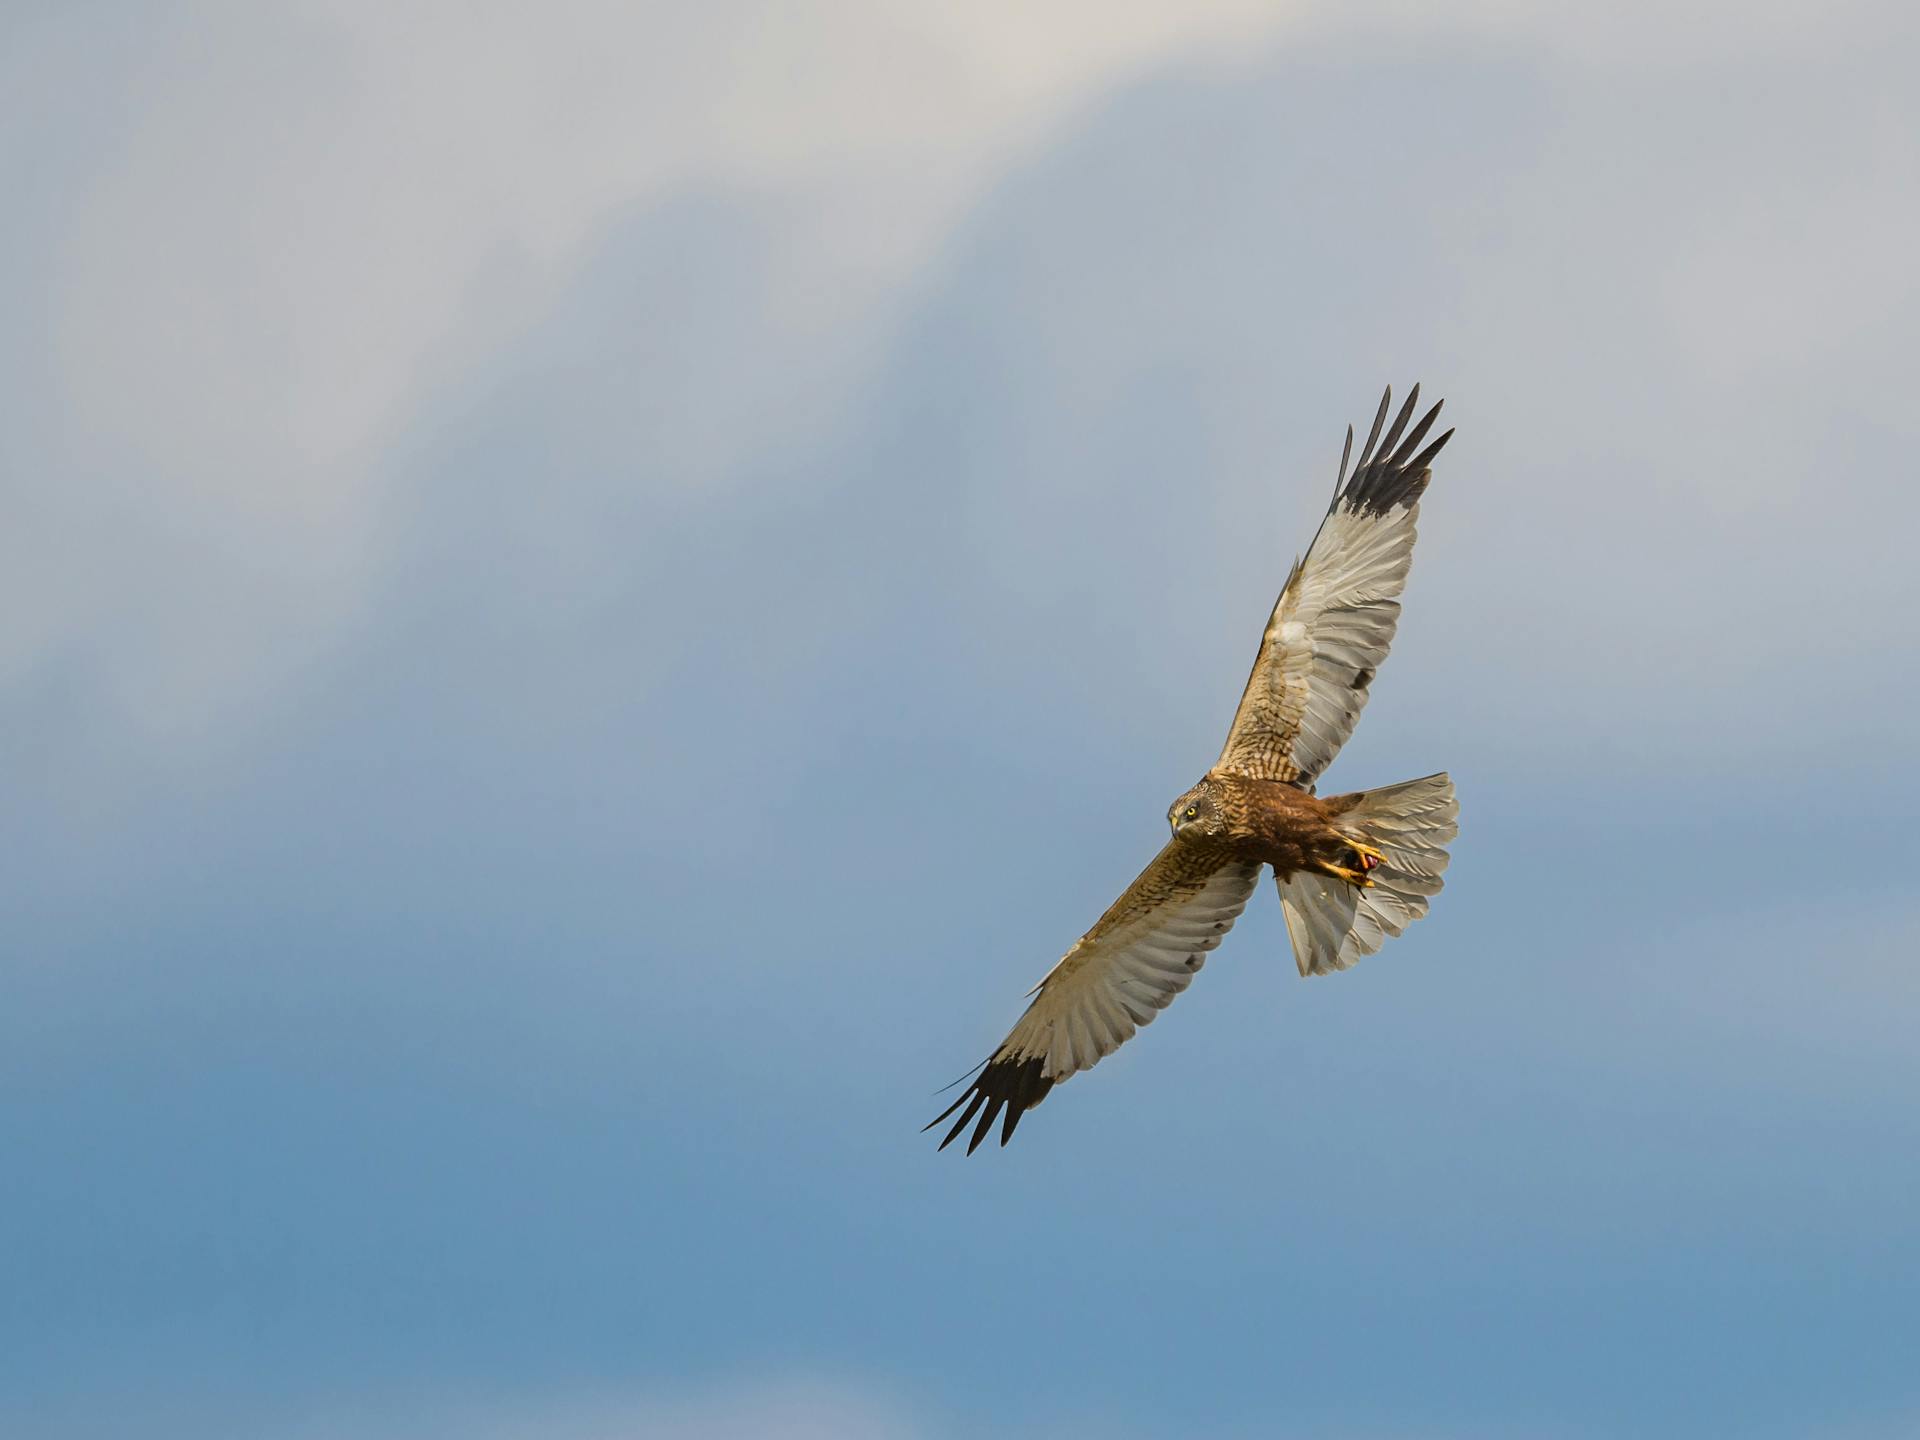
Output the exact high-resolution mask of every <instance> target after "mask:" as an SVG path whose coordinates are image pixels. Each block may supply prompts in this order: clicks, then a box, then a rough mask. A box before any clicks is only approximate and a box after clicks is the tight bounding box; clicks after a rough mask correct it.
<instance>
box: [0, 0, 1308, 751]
mask: <svg viewBox="0 0 1920 1440" xmlns="http://www.w3.org/2000/svg"><path fill="white" fill-rule="evenodd" d="M1270 13H1271V12H1270V11H1269V10H1268V9H1267V8H1266V7H1263V6H1258V5H1254V4H1250V3H1245V0H1216V3H1212V4H1204V5H1199V6H1194V7H1186V8H1184V9H1183V10H1181V11H1180V12H1179V14H1178V15H1177V17H1176V16H1174V15H1173V14H1171V13H1170V12H1168V11H1167V10H1166V9H1165V8H1164V7H1160V6H1155V5H1148V4H1142V3H1135V4H1127V5H1122V6H1119V7H1106V6H1095V5H1092V4H1089V3H1078V4H1074V5H1071V6H1065V7H1057V8H1054V9H1050V10H1049V11H1048V12H1047V13H1046V15H1045V16H1044V17H1043V18H1036V17H1035V16H1034V15H1033V14H1032V13H1031V12H1030V11H1029V9H1028V7H1024V6H1020V5H1016V4H1012V3H996V4H992V5H986V6H980V7H973V8H970V9H968V10H965V11H960V10H953V11H938V10H933V9H927V10H922V9H916V8H901V7H897V6H891V5H884V4H879V3H840V4H825V5H818V6H813V7H794V6H785V5H773V4H766V3H738V0H736V3H728V4H718V5H712V6H703V7H693V8H689V7H685V6H672V5H664V4H659V5H647V6H637V7H636V6H631V5H619V4H608V3H593V0H573V3H564V4H558V5H552V6H541V7H536V8H529V7H523V6H485V7H475V6H470V5H454V4H438V5H433V4H429V5H411V6H404V7H394V6H385V5H378V4H372V3H333V4H321V3H312V4H305V5H300V6H297V7H293V8H291V9H289V8H286V7H282V8H280V9H278V10H275V11H273V12H271V13H268V12H263V11H261V10H259V9H258V8H257V7H250V6H240V5H222V4H201V5H193V6H188V7H186V8H184V9H182V10H180V11H178V12H176V13H175V14H174V16H173V17H172V21H171V23H166V22H163V21H160V20H157V19H155V18H153V17H151V16H150V17H148V19H147V20H146V22H145V23H146V26H147V28H148V31H149V32H150V33H148V34H146V35H144V36H143V38H142V40H141V42H140V44H141V53H140V54H139V55H138V56H137V57H136V58H134V59H132V60H130V61H128V63H127V66H126V79H127V83H126V85H125V88H124V93H122V94H120V95H118V96H117V97H116V98H117V101H118V103H119V105H120V106H121V109H120V111H119V112H118V113H119V115H120V122H119V124H118V125H117V127H116V130H115V134H114V137H113V143H112V144H111V145H109V146H107V147H106V148H105V156H106V158H105V159H104V160H103V161H100V160H95V161H85V160H82V159H81V158H79V157H78V156H77V155H76V157H75V160H74V164H75V173H73V174H72V175H71V176H69V177H67V181H68V183H67V184H66V185H65V186H64V187H63V193H62V199H61V205H60V210H61V213H60V214H59V215H58V217H56V218H55V220H54V221H53V224H54V228H55V230H56V232H57V233H56V238H55V241H54V243H53V244H52V245H51V246H50V247H49V248H48V252H47V253H48V255H49V256H51V257H52V258H51V261H50V265H51V271H52V273H50V274H48V275H46V276H45V277H44V289H45V291H46V293H47V294H48V295H49V296H50V297H51V301H50V303H51V307H52V317H51V336H50V338H51V342H52V344H51V355H50V357H49V359H50V363H51V364H52V366H53V368H54V372H55V379H56V381H57V386H56V394H57V397H58V403H57V410H56V412H55V413H54V414H52V415H47V414H42V415H39V416H36V417H34V419H35V422H36V424H38V425H39V426H41V427H43V429H44V430H46V431H47V432H49V438H48V439H47V441H46V443H45V444H44V445H42V446H41V447H40V464H39V466H38V467H37V472H36V473H35V474H34V475H33V476H32V477H30V478H29V480H28V481H27V482H26V483H27V484H28V485H29V486H32V487H34V488H36V489H40V490H41V492H42V493H40V494H39V495H37V496H34V497H30V499H29V500H28V501H27V502H26V503H24V504H23V505H22V506H21V507H20V512H19V513H23V514H24V515H25V516H26V517H27V518H28V520H29V521H30V522H31V523H33V524H34V527H35V528H34V529H33V531H31V532H22V531H20V530H15V532H14V533H13V534H12V535H10V536H9V537H8V540H7V542H6V543H7V545H8V553H7V555H6V556H5V559H6V561H7V562H8V563H7V564H6V565H5V567H4V574H5V575H6V576H8V577H9V578H8V579H6V580H5V581H0V586H3V587H4V588H0V602H3V603H0V615H4V616H5V617H6V618H5V620H4V621H0V678H5V677H7V676H9V675H12V676H15V677H17V676H19V675H20V674H22V673H24V672H27V671H30V670H31V669H32V668H33V667H35V666H38V665H44V664H46V663H50V662H52V661H56V660H64V661H66V662H69V663H77V664H78V665H79V666H80V667H81V669H82V670H83V671H84V672H85V673H86V675H87V678H88V681H89V683H91V684H95V685H97V686H98V687H99V692H100V697H101V698H102V699H105V700H106V701H107V702H108V703H109V704H111V705H113V706H115V707H116V708H118V709H119V710H120V711H121V712H122V713H123V714H124V715H125V716H127V717H130V718H132V719H134V720H135V721H136V722H137V728H141V729H145V730H147V731H148V732H150V733H153V734H156V735H159V736H163V737H166V738H168V739H169V740H171V741H175V742H178V741H182V740H185V739H187V738H188V737H190V736H192V735H195V734H198V733H201V732H203V731H205V730H206V729H207V728H208V727H209V725H210V724H213V723H214V722H215V721H216V719H217V717H222V716H225V718H226V719H228V720H231V719H232V718H234V717H233V715H231V714H229V713H227V712H230V711H232V710H233V709H235V707H240V708H241V709H244V707H245V705H246V704H247V703H249V702H257V701H259V700H260V699H262V698H263V697H265V696H267V695H270V694H271V693H272V691H273V690H274V688H275V687H276V685H277V684H278V682H279V680H280V679H282V678H283V677H284V676H285V675H287V674H288V673H290V672H292V671H295V670H297V669H298V668H299V667H300V666H301V665H303V664H305V663H307V662H308V661H310V660H311V658H312V656H313V654H314V653H315V651H316V649H317V648H318V647H319V646H321V645H323V644H324V643H325V640H326V637H327V636H328V635H330V634H331V633H333V632H334V631H335V630H336V629H337V627H338V626H339V625H340V624H341V623H342V622H343V621H345V620H346V619H348V618H349V617H350V616H352V615H353V613H354V610H355V607H356V605H357V604H358V603H359V602H360V600H361V599H362V597H363V594H364V585H363V583H362V581H363V575H364V572H365V569H366V565H367V561H368V553H369V546H370V545H371V544H372V543H373V538H374V537H373V535H372V534H371V531H372V528H373V527H374V526H375V524H376V523H377V515H378V502H379V498H380V495H381V491H382V487H383V485H384V484H385V483H386V481H387V478H388V475H389V472H390V467H389V466H388V465H387V464H386V463H385V462H386V447H387V446H388V445H389V444H390V442H391V440H392V438H393V437H394V435H395V434H396V433H397V432H398V431H399V430H400V429H401V428H402V427H403V426H404V425H405V423H406V422H407V420H408V418H409V417H410V416H411V415H412V413H413V407H414V406H415V405H417V403H418V402H419V400H420V399H421V397H422V396H423V395H424V394H426V393H428V392H429V391H430V390H431V388H432V386H433V385H434V384H435V383H438V382H444V381H445V379H446V378H447V377H448V376H450V375H457V374H458V373H460V371H461V370H462V369H463V368H465V367H466V366H468V365H470V364H472V363H474V360H475V358H476V357H477V356H481V355H484V354H486V353H488V351H489V350H490V349H491V348H492V347H494V346H495V345H497V344H498V343H499V342H500V341H501V339H502V338H503V337H505V336H508V335H511V334H512V333H514V332H515V331H516V330H517V329H519V328H520V327H521V326H523V325H524V324H526V323H528V322H529V320H530V319H531V318H532V317H534V316H536V315H538V314H539V313H540V312H541V310H542V308H543V307H544V306H545V305H547V304H549V303H550V302H551V300H552V298H553V297H554V296H555V294H556V293H558V291H559V290H560V288H561V287H562V286H563V285H564V284H565V282H566V280H567V278H568V277H569V276H570V275H571V274H572V273H573V271H574V269H575V268H576V267H577V266H578V264H579V263H580V261H581V259H582V256H583V255H584V254H585V253H587V251H588V249H589V247H590V245H591V243H592V241H593V238H594V237H595V235H596V234H597V233H598V232H599V231H600V229H601V228H602V227H604V226H605V225H606V224H607V223H608V221H609V220H610V219H612V218H613V217H616V216H618V215H620V214H622V213H626V212H628V211H630V210H632V209H633V208H634V207H637V206H640V205H642V204H644V203H646V202H647V201H648V200H649V199H650V198H654V197H659V196H663V195H666V194H670V193H672V192H673V191H674V190H675V189H677V188H679V187H685V186H689V185H699V186H703V187H722V188H725V187H733V188H737V189H742V190H745V191H747V192H750V193H766V192H774V193H782V192H798V193H808V194H817V195H820V196H822V197H825V198H824V201H823V203H818V204H814V205H812V206H810V207H802V209H803V211H804V212H805V213H806V214H808V215H810V216H812V217H813V218H812V219H811V220H809V221H807V222H806V223H805V224H802V225H800V226H797V227H796V229H795V231H794V233H793V234H792V235H791V236H790V237H789V242H790V249H789V254H788V257H787V260H788V266H789V269H790V271H791V275H790V277H789V278H790V282H791V284H790V288H791V292H792V294H793V296H794V297H795V304H796V306H797V307H798V308H799V309H800V310H802V311H805V310H806V306H807V304H808V299H807V297H828V298H827V300H825V301H820V300H818V299H817V298H816V300H815V303H814V304H813V308H812V310H811V312H810V313H803V314H800V315H799V316H798V319H797V323H801V324H813V325H816V326H823V325H826V326H841V327H845V326H847V325H849V324H853V323H857V322H859V321H860V319H861V317H862V316H863V314H867V313H868V312H871V311H872V310H873V308H874V307H875V306H878V305H881V304H883V303H884V302H885V300H886V298H887V297H888V295H889V294H891V293H893V292H894V290H895V288H896V287H897V285H898V283H899V280H900V278H901V276H902V275H903V274H905V273H906V272H907V271H908V270H909V269H910V268H911V267H912V265H913V264H914V263H915V262H916V261H917V260H918V259H919V258H920V257H921V256H922V255H923V254H924V253H925V251H926V249H927V247H928V246H929V245H930V244H932V243H933V242H934V241H935V239H936V238H937V236H938V235H939V234H940V232H941V228H942V226H943V224H944V223H945V222H946V221H947V219H948V218H949V217H950V216H951V215H953V214H954V213H956V211H957V210H958V209H959V208H961V207H962V206H963V205H964V203H965V201H966V199H967V197H968V196H969V195H970V194H971V193H972V192H973V190H974V189H975V188H976V187H977V186H978V185H980V184H982V183H984V182H985V180H986V179H987V177H989V176H990V175H991V174H992V173H994V171H995V169H996V167H997V165H998V164H1000V163H1003V161H1004V157H1005V155H1006V154H1007V153H1008V151H1009V150H1010V149H1014V148H1017V147H1018V146H1020V145H1022V144H1024V143H1027V142H1029V141H1031V139H1032V138H1033V137H1034V136H1035V135H1036V134H1037V133H1039V132H1040V131H1041V130H1042V129H1044V127H1045V125H1046V124H1047V123H1048V122H1049V121H1050V120H1051V119H1052V118H1053V117H1055V116H1057V115H1058V114H1059V113H1061V111H1062V110H1063V109H1065V108H1066V107H1069V106H1071V105H1072V104H1073V103H1075V102H1076V101H1077V100H1078V99H1080V98H1081V97H1083V96H1084V95H1086V94H1087V93H1088V92H1090V91H1091V90H1094V89H1096V88H1098V87H1099V86H1100V85H1102V84H1104V83H1107V82H1108V81H1109V80H1111V79H1112V78H1113V77H1114V76H1115V75H1117V74H1119V73H1121V72H1123V71H1124V70H1126V69H1127V68H1128V67H1131V66H1135V65H1139V64H1143V63H1145V62H1147V61H1148V60H1149V59H1158V58H1162V57H1165V56H1166V55H1168V54H1170V53H1175V52H1177V51H1178V50H1179V49H1180V48H1181V47H1183V46H1189V45H1194V44H1200V43H1204V42H1206V41H1208V40H1210V39H1214V38H1217V37H1220V36H1222V35H1228V36H1231V35H1236V34H1240V33H1244V32H1245V31H1247V30H1248V29H1250V28H1256V27H1257V26H1259V25H1263V24H1267V23H1270V20H1269V16H1270ZM106 23H107V24H109V25H110V24H112V23H113V22H112V20H111V19H109V20H107V21H106ZM25 38H26V43H25V44H24V45H23V46H22V49H21V51H20V52H17V54H16V60H15V67H14V68H15V71H16V73H18V74H20V75H21V76H23V77H25V76H34V75H41V76H44V75H45V74H47V73H49V72H52V73H58V72H59V71H60V69H61V68H62V67H65V69H66V71H67V73H68V74H69V76H70V78H71V79H73V80H75V81H76V82H77V81H78V78H79V74H80V73H81V71H82V69H83V67H85V66H87V65H88V64H89V63H90V62H91V61H92V60H93V59H94V52H95V51H96V49H98V48H101V47H100V46H98V45H96V41H98V40H100V38H101V37H100V36H98V35H95V34H93V33H92V32H89V31H86V30H85V29H84V22H83V21H80V20H74V21H72V22H69V23H67V24H64V25H62V24H53V25H46V26H42V27H40V28H38V29H35V30H30V31H28V32H27V34H26V37H25ZM23 94H24V96H25V98H22V95H23ZM85 103H90V102H88V100H87V94H86V92H84V91H82V90H81V88H80V87H79V86H78V85H77V83H76V85H74V86H70V87H61V86H56V85H47V84H36V85H34V86H31V87H28V88H27V89H26V90H25V91H16V99H15V102H14V104H15V106H16V108H20V109H22V110H24V111H25V113H24V114H22V115H21V116H20V117H19V118H20V119H21V121H22V123H23V124H26V125H28V126H29V128H31V129H32V130H33V131H34V132H35V133H37V134H39V135H41V136H43V137H46V139H45V143H46V144H48V145H57V144H58V143H59V141H58V138H57V137H58V136H59V135H60V134H61V133H62V132H63V131H64V130H65V129H66V128H68V122H69V121H70V120H71V118H72V117H73V115H74V114H75V113H76V112H75V110H74V108H73V107H75V106H76V105H80V104H85ZM42 158H43V159H44V157H42ZM215 728H217V729H223V728H226V727H224V726H217V725H216V726H215Z"/></svg>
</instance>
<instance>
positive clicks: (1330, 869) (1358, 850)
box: [1320, 836, 1387, 890]
mask: <svg viewBox="0 0 1920 1440" xmlns="http://www.w3.org/2000/svg"><path fill="white" fill-rule="evenodd" d="M1341 838H1342V839H1343V840H1345V839H1346V837H1345V836H1342V837H1341ZM1346 843H1347V845H1348V847H1349V848H1350V849H1351V850H1352V851H1353V856H1354V859H1356V860H1358V861H1359V862H1360V868H1359V869H1357V870H1351V869H1348V868H1347V867H1346V866H1345V865H1336V864H1334V863H1333V862H1332V861H1331V860H1326V861H1322V862H1321V865H1320V868H1321V869H1322V870H1324V871H1326V873H1327V874H1329V875H1331V876H1333V877H1334V878H1335V879H1336V880H1344V881H1346V882H1347V883H1348V884H1349V885H1353V886H1356V887H1358V888H1359V889H1361V890H1370V889H1372V888H1373V877H1372V876H1371V875H1370V874H1368V873H1367V872H1368V871H1370V870H1376V869H1378V868H1379V866H1380V863H1381V862H1382V861H1384V860H1385V859H1386V858H1387V857H1386V856H1385V855H1384V854H1382V853H1381V852H1380V851H1378V850H1376V849H1374V848H1373V846H1371V845H1368V844H1366V843H1365V842H1364V841H1360V840H1347V842H1346Z"/></svg>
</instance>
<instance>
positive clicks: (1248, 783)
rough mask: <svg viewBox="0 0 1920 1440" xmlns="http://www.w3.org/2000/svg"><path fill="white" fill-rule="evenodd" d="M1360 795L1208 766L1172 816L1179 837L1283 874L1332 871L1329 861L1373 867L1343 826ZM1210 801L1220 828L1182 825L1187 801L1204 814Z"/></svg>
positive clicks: (1347, 868)
mask: <svg viewBox="0 0 1920 1440" xmlns="http://www.w3.org/2000/svg"><path fill="white" fill-rule="evenodd" d="M1359 798H1360V797H1359V796H1358V795H1335V796H1333V797H1332V798H1330V799H1327V800H1322V799H1320V798H1319V797H1318V796H1316V795H1313V794H1310V793H1309V792H1307V791H1305V790H1302V789H1301V788H1300V787H1299V786H1298V785H1293V784H1289V783H1288V782H1286V781H1284V780H1260V779H1255V778H1253V777H1251V776H1246V775H1234V774H1231V773H1227V772H1223V771H1219V770H1209V771H1208V772H1207V773H1206V775H1205V776H1204V777H1202V779H1201V781H1200V783H1199V784H1197V785H1195V786H1194V787H1193V789H1191V790H1189V791H1188V792H1187V793H1186V794H1184V795H1182V796H1181V797H1180V798H1179V799H1178V800H1176V801H1174V802H1173V807H1172V810H1171V812H1170V814H1169V819H1170V820H1172V822H1173V823H1174V825H1175V827H1176V828H1175V831H1174V838H1175V841H1176V843H1178V844H1181V845H1193V846H1198V847H1203V848H1204V849H1206V850H1207V851H1208V852H1210V853H1211V852H1219V853H1224V854H1226V855H1228V856H1231V857H1232V858H1234V859H1236V860H1249V861H1252V862H1254V863H1255V864H1261V865H1271V866H1272V867H1273V871H1274V874H1275V875H1277V876H1279V877H1281V878H1282V879H1286V878H1288V877H1290V876H1293V875H1295V874H1298V873H1299V872H1301V871H1306V870H1312V871H1323V872H1327V873H1332V870H1331V869H1330V868H1329V867H1337V868H1338V869H1340V870H1344V871H1353V870H1359V871H1361V873H1365V871H1366V869H1368V868H1370V867H1368V866H1367V864H1366V860H1367V857H1366V855H1365V854H1364V853H1361V852H1359V851H1356V849H1355V848H1354V847H1355V845H1356V844H1360V845H1364V844H1365V843H1366V842H1365V840H1364V838H1362V837H1360V836H1356V835H1349V834H1347V833H1346V832H1345V831H1343V830H1342V829H1341V828H1340V826H1339V818H1340V816H1341V815H1342V814H1343V813H1344V812H1345V811H1347V810H1350V809H1352V808H1353V805H1354V803H1355V802H1356V801H1357V800H1358V799H1359ZM1209 805H1210V806H1211V807H1212V808H1213V811H1214V812H1217V814H1218V816H1219V825H1218V828H1217V829H1208V830H1205V831H1202V829H1201V826H1200V824H1199V823H1198V822H1193V823H1189V824H1187V825H1185V826H1182V825H1180V823H1179V817H1180V816H1182V815H1184V813H1185V811H1186V810H1187V809H1188V808H1189V807H1192V808H1195V809H1199V810H1201V812H1202V815H1203V816H1204V815H1206V814H1207V813H1208V811H1207V809H1206V807H1207V806H1209Z"/></svg>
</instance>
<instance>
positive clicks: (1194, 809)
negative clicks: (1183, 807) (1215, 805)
mask: <svg viewBox="0 0 1920 1440" xmlns="http://www.w3.org/2000/svg"><path fill="white" fill-rule="evenodd" d="M1199 813H1200V807H1199V806H1198V805H1189V806H1187V819H1189V820H1191V819H1193V818H1194V817H1195V816H1196V815H1198V814H1199Z"/></svg>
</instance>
